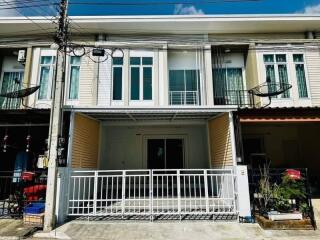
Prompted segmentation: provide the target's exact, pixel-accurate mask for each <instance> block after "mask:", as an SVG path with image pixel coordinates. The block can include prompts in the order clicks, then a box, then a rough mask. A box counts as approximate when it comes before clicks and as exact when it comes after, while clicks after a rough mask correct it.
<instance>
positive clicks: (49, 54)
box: [37, 50, 57, 103]
mask: <svg viewBox="0 0 320 240" xmlns="http://www.w3.org/2000/svg"><path fill="white" fill-rule="evenodd" d="M42 57H53V58H54V61H53V62H52V63H50V64H41V58H42ZM56 61H57V56H56V52H55V51H54V50H42V51H41V52H40V57H39V66H38V77H37V85H39V86H40V77H41V67H48V66H49V67H50V70H49V82H48V95H47V98H46V99H39V93H40V91H37V101H38V102H40V103H41V102H51V100H52V87H53V81H54V79H53V78H54V74H55V68H56Z"/></svg>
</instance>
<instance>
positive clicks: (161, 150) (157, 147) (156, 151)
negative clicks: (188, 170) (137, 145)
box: [147, 139, 184, 169]
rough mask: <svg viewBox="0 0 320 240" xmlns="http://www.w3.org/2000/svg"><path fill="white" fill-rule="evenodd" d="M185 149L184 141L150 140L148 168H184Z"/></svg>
mask: <svg viewBox="0 0 320 240" xmlns="http://www.w3.org/2000/svg"><path fill="white" fill-rule="evenodd" d="M183 149H184V147H183V139H148V146H147V157H148V168H149V169H181V168H183V158H184V154H183Z"/></svg>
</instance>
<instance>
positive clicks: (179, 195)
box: [177, 170, 181, 221]
mask: <svg viewBox="0 0 320 240" xmlns="http://www.w3.org/2000/svg"><path fill="white" fill-rule="evenodd" d="M180 190H181V189H180V170H177V195H178V196H177V197H178V213H179V218H180V221H181V192H180Z"/></svg>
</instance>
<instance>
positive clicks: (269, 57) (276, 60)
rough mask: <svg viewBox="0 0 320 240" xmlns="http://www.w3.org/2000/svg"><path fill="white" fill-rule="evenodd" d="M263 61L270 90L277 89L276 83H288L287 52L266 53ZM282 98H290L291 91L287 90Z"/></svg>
mask: <svg viewBox="0 0 320 240" xmlns="http://www.w3.org/2000/svg"><path fill="white" fill-rule="evenodd" d="M263 61H264V65H265V70H266V82H268V90H269V92H275V91H276V84H280V85H282V84H288V83H289V79H288V69H287V55H286V54H265V55H263ZM280 97H281V98H289V97H290V92H289V91H285V92H284V93H283V94H281V95H280Z"/></svg>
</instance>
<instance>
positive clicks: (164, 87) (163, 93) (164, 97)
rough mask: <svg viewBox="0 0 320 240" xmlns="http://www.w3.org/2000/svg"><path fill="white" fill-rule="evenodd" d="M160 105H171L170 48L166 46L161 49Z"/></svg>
mask: <svg viewBox="0 0 320 240" xmlns="http://www.w3.org/2000/svg"><path fill="white" fill-rule="evenodd" d="M158 80H159V89H158V91H159V105H160V106H168V104H169V101H168V100H169V79H168V47H167V45H164V46H163V48H162V49H159V79H158Z"/></svg>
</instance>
